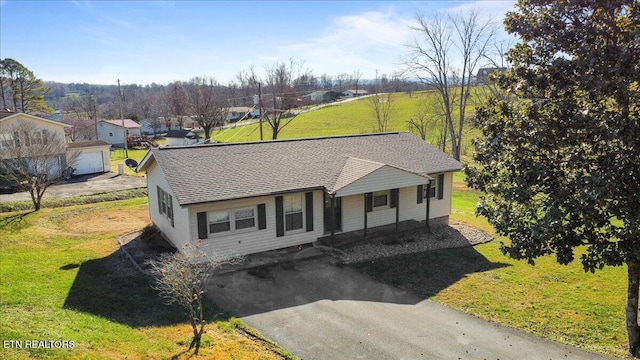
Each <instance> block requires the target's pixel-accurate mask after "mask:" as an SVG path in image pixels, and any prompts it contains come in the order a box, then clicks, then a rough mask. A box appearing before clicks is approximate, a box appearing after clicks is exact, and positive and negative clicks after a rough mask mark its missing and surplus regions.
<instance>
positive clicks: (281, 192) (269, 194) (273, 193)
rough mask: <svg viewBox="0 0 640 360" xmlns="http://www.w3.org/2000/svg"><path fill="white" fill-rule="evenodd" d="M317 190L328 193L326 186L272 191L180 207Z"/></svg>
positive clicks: (187, 204) (183, 204)
mask: <svg viewBox="0 0 640 360" xmlns="http://www.w3.org/2000/svg"><path fill="white" fill-rule="evenodd" d="M315 190H322V191H327V190H326V189H325V187H324V186H314V187H306V188H299V189H291V190H282V191H272V192H267V193H261V194H254V195H250V196H240V197H233V198H225V199H218V200H209V201H198V202H188V203H180V204H179V205H180V206H187V207H188V206H196V205H203V204H212V203H219V202H225V201H234V200H244V199H251V198H256V197H263V196H276V195H286V194H293V193H300V192H307V191H315Z"/></svg>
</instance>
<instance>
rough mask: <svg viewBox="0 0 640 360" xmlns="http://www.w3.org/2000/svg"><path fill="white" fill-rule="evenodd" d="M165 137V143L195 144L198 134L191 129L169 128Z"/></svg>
mask: <svg viewBox="0 0 640 360" xmlns="http://www.w3.org/2000/svg"><path fill="white" fill-rule="evenodd" d="M165 138H166V139H167V145H169V146H180V145H193V144H196V143H197V142H198V140H199V139H200V136H198V134H196V133H194V132H193V131H191V130H169V132H167V134H166V135H165Z"/></svg>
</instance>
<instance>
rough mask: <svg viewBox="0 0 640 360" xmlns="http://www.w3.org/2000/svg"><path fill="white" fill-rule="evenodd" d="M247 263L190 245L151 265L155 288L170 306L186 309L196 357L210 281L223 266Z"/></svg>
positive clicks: (152, 261)
mask: <svg viewBox="0 0 640 360" xmlns="http://www.w3.org/2000/svg"><path fill="white" fill-rule="evenodd" d="M243 260H244V259H243V258H241V257H224V256H214V257H210V256H208V255H207V254H206V253H205V252H203V251H202V250H201V249H200V246H199V245H196V246H194V245H189V244H187V245H185V246H184V247H183V248H182V249H181V251H178V252H175V253H163V254H161V255H159V256H158V258H157V259H156V260H151V261H149V262H148V264H149V268H150V270H149V271H150V272H151V274H152V275H153V277H154V278H155V282H154V285H153V288H154V289H156V290H157V291H159V292H160V296H162V297H164V298H165V299H166V301H167V303H168V304H177V305H178V306H180V307H182V308H183V309H185V310H186V312H187V315H188V317H189V324H190V325H191V329H192V330H193V339H192V340H191V343H190V345H189V350H191V349H195V350H194V353H195V354H196V355H197V354H198V351H199V349H200V340H201V339H202V334H203V333H204V328H205V324H206V319H205V311H204V302H203V299H204V296H205V293H206V290H207V280H208V278H209V277H210V276H211V274H212V273H213V271H214V270H216V269H218V268H220V267H221V266H222V265H224V264H237V263H240V262H242V261H243ZM189 350H188V351H189Z"/></svg>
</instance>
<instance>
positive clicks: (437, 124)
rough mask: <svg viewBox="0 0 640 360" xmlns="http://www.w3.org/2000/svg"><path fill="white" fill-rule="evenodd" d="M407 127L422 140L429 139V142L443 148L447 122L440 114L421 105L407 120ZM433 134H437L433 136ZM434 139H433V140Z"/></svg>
mask: <svg viewBox="0 0 640 360" xmlns="http://www.w3.org/2000/svg"><path fill="white" fill-rule="evenodd" d="M407 127H408V128H409V130H410V131H411V132H413V133H415V134H416V135H418V136H420V137H421V138H422V140H425V141H426V140H430V142H431V144H432V145H434V146H436V147H438V148H441V149H443V150H444V146H445V144H446V140H447V139H446V134H447V124H446V123H445V121H444V117H443V116H442V115H441V114H437V113H434V111H433V109H432V108H430V107H427V106H423V107H422V108H421V109H420V110H418V111H416V113H415V114H414V116H412V117H411V118H410V119H409V120H408V121H407ZM434 134H435V135H437V136H435V137H434ZM434 140H435V141H434Z"/></svg>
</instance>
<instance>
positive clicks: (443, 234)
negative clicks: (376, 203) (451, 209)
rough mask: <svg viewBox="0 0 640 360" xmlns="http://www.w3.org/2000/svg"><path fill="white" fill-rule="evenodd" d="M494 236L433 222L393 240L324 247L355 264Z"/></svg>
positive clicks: (342, 260)
mask: <svg viewBox="0 0 640 360" xmlns="http://www.w3.org/2000/svg"><path fill="white" fill-rule="evenodd" d="M491 240H493V237H492V236H491V235H489V234H488V233H487V232H485V231H482V230H479V229H476V228H473V227H470V226H467V225H463V224H450V225H441V226H434V227H432V228H431V233H430V234H412V235H400V236H399V237H398V238H396V239H393V240H385V241H377V242H371V243H366V244H361V245H356V246H353V247H350V248H348V249H342V250H339V249H331V248H329V249H327V248H323V250H325V251H326V252H327V253H329V254H330V255H331V256H333V257H335V258H337V259H338V260H339V261H340V262H342V263H343V264H352V263H359V262H363V261H367V260H374V259H378V258H382V257H389V256H395V255H402V254H411V253H417V252H423V251H428V250H438V249H448V248H456V247H464V246H473V245H477V244H482V243H486V242H489V241H491Z"/></svg>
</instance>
